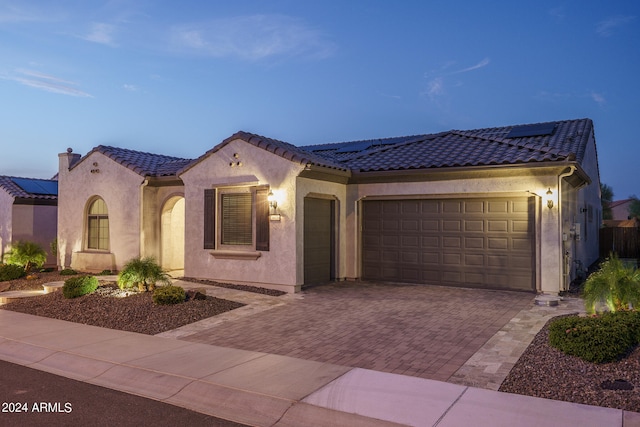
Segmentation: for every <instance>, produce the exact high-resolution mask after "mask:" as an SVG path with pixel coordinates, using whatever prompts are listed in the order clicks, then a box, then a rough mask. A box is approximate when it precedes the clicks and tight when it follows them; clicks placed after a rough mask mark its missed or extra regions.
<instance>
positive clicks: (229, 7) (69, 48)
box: [0, 0, 640, 200]
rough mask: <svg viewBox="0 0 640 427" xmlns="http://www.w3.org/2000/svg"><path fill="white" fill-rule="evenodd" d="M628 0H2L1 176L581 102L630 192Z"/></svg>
mask: <svg viewBox="0 0 640 427" xmlns="http://www.w3.org/2000/svg"><path fill="white" fill-rule="evenodd" d="M639 77H640V2H637V1H632V0H625V1H619V0H603V1H594V0H581V1H579V0H576V1H572V0H566V1H562V0H557V1H547V0H535V1H529V0H522V1H513V0H506V1H502V0H496V1H491V2H487V1H456V0H444V1H439V0H429V1H427V0H419V1H412V0H400V1H399V0H393V1H392V0H389V1H376V0H362V1H360V0H340V1H334V0H323V1H299V0H274V1H265V0H261V1H242V0H237V1H218V0H210V1H203V0H181V1H169V0H167V1H151V0H113V1H93V0H46V1H45V0H41V1H34V0H0V175H12V176H21V177H33V178H51V177H52V176H53V175H54V174H55V173H56V172H57V168H58V153H62V152H65V151H66V150H67V148H72V149H73V151H74V152H76V153H79V154H82V155H84V154H86V153H87V152H88V151H90V150H91V149H92V148H93V147H96V146H98V145H101V144H102V145H112V146H116V147H122V148H129V149H133V150H139V151H146V152H151V153H157V154H165V155H170V156H176V157H183V158H196V157H198V156H200V155H202V154H204V153H205V152H206V151H207V150H209V149H210V148H212V147H214V146H215V145H216V144H218V143H220V142H221V141H222V140H224V139H225V138H227V137H229V136H231V135H232V134H234V133H235V132H237V131H239V130H244V131H247V132H252V133H256V134H260V135H264V136H267V137H270V138H275V139H279V140H282V141H286V142H289V143H292V144H294V145H309V144H318V143H326V142H340V141H352V140H360V139H372V138H383V137H393V136H403V135H414V134H424V133H435V132H442V131H447V130H451V129H459V130H466V129H477V128H486V127H495V126H508V125H516V124H525V123H537V122H545V121H554V120H566V119H579V118H585V117H588V118H590V119H592V120H593V121H594V126H595V136H596V144H597V151H598V159H599V165H600V180H601V181H602V182H603V183H605V184H607V185H609V186H610V187H611V188H612V189H613V192H614V195H615V197H614V200H618V199H624V198H627V197H628V196H630V195H637V196H640V174H639V173H638V170H637V169H636V167H637V166H638V164H639V162H640V143H639V141H638V136H640V132H639V133H636V126H637V125H638V121H639V120H640V114H639V113H640V83H639V80H638V78H639Z"/></svg>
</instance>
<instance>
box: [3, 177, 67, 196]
mask: <svg viewBox="0 0 640 427" xmlns="http://www.w3.org/2000/svg"><path fill="white" fill-rule="evenodd" d="M11 180H12V181H13V182H14V184H16V185H17V186H18V187H20V188H22V189H23V190H24V191H26V192H27V193H30V194H39V195H43V196H57V195H58V181H51V180H46V179H29V178H11Z"/></svg>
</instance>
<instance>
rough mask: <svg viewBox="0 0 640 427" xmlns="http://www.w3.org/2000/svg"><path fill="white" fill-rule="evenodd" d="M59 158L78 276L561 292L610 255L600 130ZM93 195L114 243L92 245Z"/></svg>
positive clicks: (579, 124) (63, 234) (523, 129)
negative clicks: (139, 264)
mask: <svg viewBox="0 0 640 427" xmlns="http://www.w3.org/2000/svg"><path fill="white" fill-rule="evenodd" d="M117 153H120V155H117ZM60 156H61V163H60V173H59V180H60V205H61V215H60V221H59V230H60V232H59V241H60V245H63V242H64V245H65V247H64V249H61V251H62V252H63V253H64V255H63V256H64V257H65V258H64V262H65V264H66V263H68V262H69V261H71V266H78V268H79V267H80V266H89V264H87V263H82V262H80V260H82V259H85V260H86V259H89V258H93V259H95V260H97V259H98V258H97V255H98V254H99V256H100V261H101V262H102V261H109V262H110V263H111V264H109V265H110V266H112V267H115V268H116V269H117V268H119V267H120V266H122V263H123V262H125V261H126V260H127V259H128V258H130V257H131V256H136V255H155V256H158V257H159V259H160V260H161V263H162V265H163V266H165V268H167V267H169V268H171V267H173V265H172V263H173V261H171V260H172V259H175V260H176V262H175V266H178V267H180V260H183V265H182V267H183V268H184V274H185V275H186V276H189V277H197V278H209V279H214V280H218V281H229V282H236V283H244V284H252V285H257V286H263V287H268V288H275V289H283V290H286V291H289V292H295V291H298V290H299V289H300V288H301V287H302V286H303V285H309V284H313V283H320V282H326V281H329V280H357V279H364V280H375V281H388V282H403V283H421V284H436V285H446V286H464V287H481V288H491V289H513V290H523V291H537V292H546V293H556V294H557V293H559V292H561V291H563V290H566V289H567V288H568V285H569V283H570V282H571V280H572V279H573V278H574V277H575V275H576V274H577V271H576V270H577V268H578V267H579V266H588V265H590V264H591V263H592V262H594V261H595V260H597V258H598V228H599V225H600V223H601V216H602V213H601V208H600V180H599V172H598V163H597V154H596V146H595V137H594V129H593V123H592V121H591V120H589V119H579V120H565V121H557V122H548V123H537V124H530V125H518V126H505V127H498V128H487V129H476V130H467V131H458V130H451V131H447V132H442V133H437V134H425V135H414V136H407V137H396V138H386V139H377V140H367V141H353V142H343V143H333V144H321V145H314V146H305V147H298V146H294V145H291V144H288V143H285V142H282V141H278V140H275V139H271V138H267V137H263V136H259V135H255V134H251V133H246V132H238V133H236V134H235V135H232V136H231V137H229V138H227V139H225V140H224V141H223V142H221V143H220V144H218V145H217V146H215V147H213V148H212V149H211V150H209V151H208V152H206V153H204V154H203V155H202V156H200V157H199V158H198V159H194V160H191V161H190V160H188V159H174V158H165V157H162V159H160V158H158V157H157V156H156V155H152V154H147V153H138V154H135V155H134V153H132V152H130V151H129V150H123V149H116V148H113V147H98V148H97V149H94V150H92V152H90V153H89V154H87V156H85V157H83V158H79V157H77V158H76V157H74V156H76V155H75V154H73V153H66V154H61V155H60ZM136 156H137V157H136ZM153 159H156V160H153ZM143 162H147V164H149V165H155V166H153V167H152V166H146V167H143V166H141V163H143ZM93 169H98V170H99V171H97V172H93V173H92V170H93ZM161 171H162V172H161ZM83 188H84V189H83ZM68 191H69V192H70V193H72V195H68V194H67V192H68ZM67 197H69V198H68V199H67ZM94 200H104V202H105V205H106V207H105V208H104V209H105V210H107V211H108V222H109V232H108V233H107V232H106V231H105V232H104V233H105V236H107V235H108V243H107V244H105V245H104V246H103V247H102V248H94V247H89V246H88V243H90V242H91V241H92V238H95V237H91V227H90V224H92V223H93V222H92V221H94V222H95V221H96V220H95V219H93V217H92V216H91V204H92V202H93V201H94ZM67 203H69V206H66V204H67ZM181 203H184V205H183V207H180V208H179V209H178V208H175V206H177V205H178V204H181ZM62 205H65V207H64V208H62ZM174 209H176V212H175V213H174ZM63 210H64V212H65V214H64V215H62V211H63ZM116 215H117V219H116ZM181 215H183V218H182V217H181ZM116 227H118V229H116ZM182 227H184V228H183V229H182ZM93 233H94V234H95V233H96V232H93ZM181 233H182V234H181ZM94 246H95V245H94ZM168 246H172V247H173V246H176V248H168ZM177 246H181V248H177ZM182 250H183V251H184V252H183V256H182V252H181V251H182ZM105 265H106V264H100V263H94V264H92V265H91V267H93V268H98V269H99V268H102V266H105ZM74 268H76V267H74Z"/></svg>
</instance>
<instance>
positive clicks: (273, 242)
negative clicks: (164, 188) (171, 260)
mask: <svg viewBox="0 0 640 427" xmlns="http://www.w3.org/2000/svg"><path fill="white" fill-rule="evenodd" d="M231 164H233V166H231ZM302 169H303V166H302V165H300V164H297V163H293V162H291V161H289V160H286V159H284V158H282V157H281V156H278V155H275V154H272V153H270V152H267V151H265V150H263V149H261V148H258V147H255V146H253V145H251V144H248V143H246V142H243V141H240V140H236V141H231V142H229V143H228V144H226V145H224V146H223V147H221V148H220V150H218V151H217V152H215V153H213V154H211V155H209V156H208V157H207V158H204V159H202V160H201V161H200V162H199V163H198V164H196V165H195V166H193V167H192V168H190V169H188V170H187V171H185V172H184V173H183V174H182V175H181V176H180V178H181V179H182V180H183V182H184V185H185V217H186V218H185V266H184V270H185V276H188V277H196V278H210V279H215V280H221V281H224V280H227V281H231V282H236V283H247V284H256V285H259V286H264V287H269V288H275V289H283V290H286V291H289V292H292V291H293V290H294V289H295V287H296V285H297V284H298V281H297V275H296V271H297V265H296V263H297V255H296V249H295V248H296V224H295V219H296V179H295V177H296V176H297V175H298V174H299V173H300V171H301V170H302ZM256 185H268V186H269V187H270V188H271V189H272V191H273V193H274V194H275V195H276V197H277V198H278V211H279V213H280V214H281V220H280V221H270V224H269V225H270V248H269V251H261V252H259V257H258V258H257V259H227V258H224V257H222V256H218V257H216V250H211V249H204V235H203V224H204V190H205V189H211V188H224V187H234V186H235V187H238V186H240V187H246V186H256ZM216 224H219V221H216ZM248 251H255V249H248ZM218 254H219V249H218Z"/></svg>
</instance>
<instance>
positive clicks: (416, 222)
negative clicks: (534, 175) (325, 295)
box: [362, 197, 535, 291]
mask: <svg viewBox="0 0 640 427" xmlns="http://www.w3.org/2000/svg"><path fill="white" fill-rule="evenodd" d="M362 206H363V224H362V230H363V231H362V277H363V278H364V279H367V280H382V281H397V282H409V283H425V284H439V285H445V286H465V287H480V288H489V289H514V290H527V291H532V290H535V277H534V260H535V256H534V247H535V245H534V242H535V238H534V227H533V224H534V220H533V219H534V216H533V213H534V200H533V198H527V197H523V198H517V199H511V198H509V199H507V198H490V199H442V200H368V201H364V202H363V204H362Z"/></svg>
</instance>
